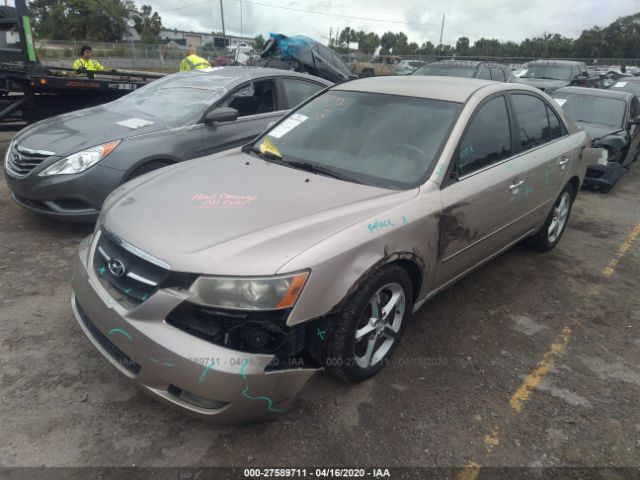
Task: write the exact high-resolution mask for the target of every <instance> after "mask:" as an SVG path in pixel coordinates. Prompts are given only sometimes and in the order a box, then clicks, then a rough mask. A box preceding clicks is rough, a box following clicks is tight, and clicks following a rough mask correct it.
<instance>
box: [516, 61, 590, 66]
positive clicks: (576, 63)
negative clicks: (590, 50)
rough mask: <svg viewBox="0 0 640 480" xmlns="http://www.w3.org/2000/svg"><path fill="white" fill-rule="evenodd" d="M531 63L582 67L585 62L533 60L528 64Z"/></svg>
mask: <svg viewBox="0 0 640 480" xmlns="http://www.w3.org/2000/svg"><path fill="white" fill-rule="evenodd" d="M529 63H548V64H551V65H580V64H582V63H583V62H577V61H575V60H532V61H530V62H527V63H526V64H529ZM526 64H525V65H526Z"/></svg>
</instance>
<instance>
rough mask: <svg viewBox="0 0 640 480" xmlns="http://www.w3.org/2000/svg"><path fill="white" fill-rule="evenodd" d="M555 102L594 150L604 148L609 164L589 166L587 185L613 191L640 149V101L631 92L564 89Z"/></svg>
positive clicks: (556, 93) (559, 91) (559, 92)
mask: <svg viewBox="0 0 640 480" xmlns="http://www.w3.org/2000/svg"><path fill="white" fill-rule="evenodd" d="M553 98H554V100H555V101H556V102H557V103H558V104H559V105H560V106H561V107H562V108H563V110H564V111H565V112H567V114H568V115H569V116H570V117H571V118H572V119H573V121H574V123H575V124H576V125H578V126H579V127H581V128H584V129H585V130H586V131H587V133H588V134H589V136H590V137H591V140H592V145H593V146H594V147H601V148H604V149H605V150H606V152H607V161H605V162H601V163H600V164H595V165H589V166H588V168H587V175H586V178H585V181H584V184H585V186H588V187H592V188H595V189H598V190H602V191H603V192H608V191H610V190H611V189H612V188H613V186H614V185H615V184H616V183H617V182H618V180H620V177H622V175H624V173H625V172H626V171H627V169H628V168H629V166H630V165H631V163H632V162H634V161H635V160H637V159H638V154H639V150H640V145H639V144H640V101H638V97H636V96H634V95H633V94H632V93H629V92H624V91H621V90H620V91H617V90H611V89H610V90H602V89H593V88H581V87H565V88H561V89H560V90H557V91H556V92H555V93H554V94H553Z"/></svg>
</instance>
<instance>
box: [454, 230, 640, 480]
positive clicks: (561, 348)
mask: <svg viewBox="0 0 640 480" xmlns="http://www.w3.org/2000/svg"><path fill="white" fill-rule="evenodd" d="M638 237H640V223H639V224H637V225H636V226H635V227H634V228H633V230H631V232H630V233H629V235H627V238H626V240H625V241H624V242H623V243H622V245H620V247H618V251H617V252H616V256H615V257H614V258H612V259H611V261H610V262H609V265H607V266H606V267H605V268H604V269H603V270H602V275H603V276H604V277H605V278H610V277H611V276H612V275H613V273H614V272H615V268H616V267H617V266H618V264H619V263H620V259H621V258H622V257H624V255H625V254H626V253H627V252H628V251H629V249H630V248H631V245H632V244H633V242H634V241H635V240H636V239H637V238H638ZM601 290H602V284H601V283H599V284H597V285H594V286H593V287H591V289H589V292H588V295H589V296H598V295H599V294H600V292H601ZM570 339H571V329H570V328H569V327H564V328H563V329H562V332H561V333H560V335H559V336H558V338H556V341H555V342H554V343H553V344H552V345H551V347H550V349H549V351H548V352H547V353H545V354H544V356H543V357H542V360H541V361H540V362H539V363H538V365H537V366H536V368H535V370H534V371H533V372H531V373H530V374H529V375H527V376H526V377H525V379H524V380H523V382H522V384H521V385H520V387H519V388H518V390H517V391H516V393H514V394H513V396H512V397H511V400H509V405H510V406H511V408H512V409H513V410H514V411H515V412H516V413H520V412H521V411H522V406H523V404H524V402H526V401H527V400H528V399H529V397H530V396H531V394H532V393H533V391H534V390H535V389H536V388H537V387H538V385H540V381H541V380H542V379H543V378H544V376H545V375H546V374H547V373H549V372H550V371H551V370H552V369H553V367H554V365H555V360H556V358H558V357H560V356H562V355H563V354H564V352H565V350H566V349H567V345H568V344H569V340H570ZM483 441H484V445H485V447H486V449H487V453H490V452H491V450H492V449H493V448H494V447H497V446H498V445H500V437H499V435H498V427H493V428H492V429H491V431H490V432H489V433H488V434H485V436H484V437H483ZM480 468H482V466H481V465H480V464H479V463H477V462H474V461H473V460H470V461H469V462H468V463H467V465H466V466H465V467H464V468H463V469H462V470H461V471H460V473H459V474H458V475H457V476H456V480H476V479H477V478H478V475H479V474H480Z"/></svg>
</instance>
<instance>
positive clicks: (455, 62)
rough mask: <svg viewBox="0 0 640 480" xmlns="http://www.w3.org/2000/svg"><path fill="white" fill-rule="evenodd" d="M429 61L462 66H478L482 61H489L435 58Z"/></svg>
mask: <svg viewBox="0 0 640 480" xmlns="http://www.w3.org/2000/svg"><path fill="white" fill-rule="evenodd" d="M429 63H430V64H434V63H445V64H447V65H460V66H461V67H477V66H478V65H480V64H481V63H487V62H481V61H480V60H434V61H432V62H429Z"/></svg>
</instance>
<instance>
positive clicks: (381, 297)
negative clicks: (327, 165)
mask: <svg viewBox="0 0 640 480" xmlns="http://www.w3.org/2000/svg"><path fill="white" fill-rule="evenodd" d="M412 310H413V289H412V285H411V280H410V278H409V275H408V274H407V272H406V271H405V270H404V269H403V268H401V267H399V266H398V265H393V264H391V265H386V266H384V267H382V268H381V269H380V270H378V271H376V272H375V273H373V274H372V275H371V276H370V277H369V278H368V279H366V280H365V281H364V283H363V284H362V285H361V286H360V288H358V290H356V292H354V293H353V294H352V295H351V297H349V299H348V300H347V301H346V302H345V305H344V308H343V309H342V311H341V312H340V313H338V314H337V315H336V316H335V318H334V319H333V322H332V327H331V329H330V330H329V336H328V338H327V346H326V350H325V355H324V364H325V369H326V371H327V372H328V373H329V374H331V375H333V376H334V377H336V378H338V379H340V380H342V381H344V382H349V383H350V382H359V381H362V380H366V379H367V378H370V377H373V376H374V375H375V374H377V373H378V372H379V371H380V370H382V368H384V366H385V365H386V364H387V363H388V362H389V359H390V358H391V355H392V354H393V352H394V351H395V349H396V347H397V346H398V343H399V342H400V338H401V337H402V334H403V332H404V329H405V326H406V324H407V320H408V318H409V316H410V315H411V312H412Z"/></svg>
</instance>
